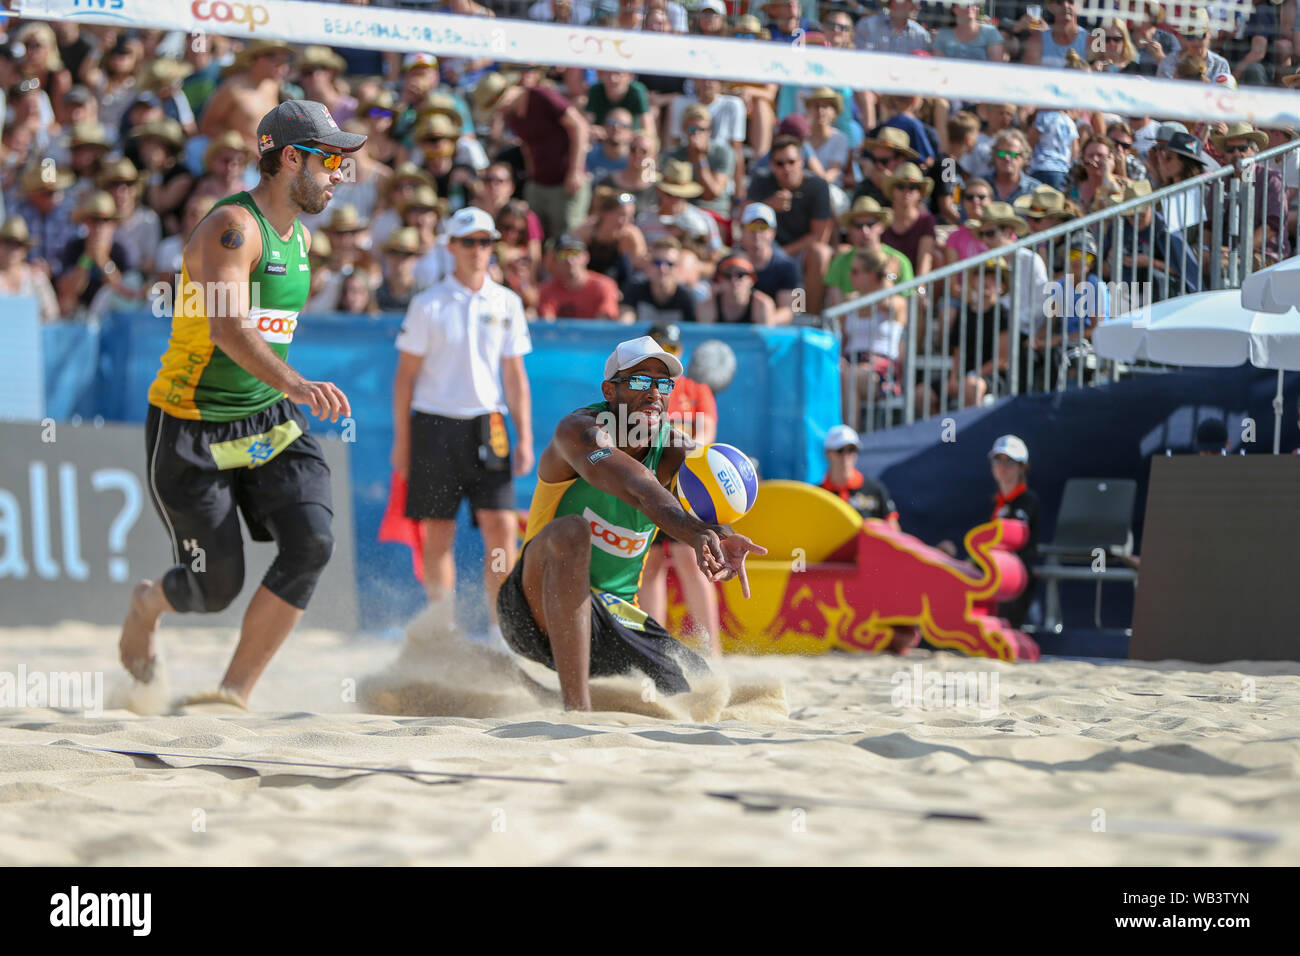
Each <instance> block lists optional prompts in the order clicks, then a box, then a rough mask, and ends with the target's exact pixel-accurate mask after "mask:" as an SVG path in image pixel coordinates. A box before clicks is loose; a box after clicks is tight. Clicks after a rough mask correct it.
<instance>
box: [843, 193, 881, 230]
mask: <svg viewBox="0 0 1300 956" xmlns="http://www.w3.org/2000/svg"><path fill="white" fill-rule="evenodd" d="M863 216H875V217H876V218H877V219H879V220H880V221H881V222H882V223H884V224H885V225H886V226H888V225H889V223H890V222H891V221H892V220H893V218H894V211H893V210H892V209H885V208H884V207H883V206H881V205H880V203H878V202H876V200H875V199H873V198H872V197H870V196H859V197H858V198H857V199H855V200H853V205H852V206H850V207H849V211H848V212H846V213H845V214H844V215H842V216H840V225H841V226H842V227H844V228H845V229H849V228H851V227H852V225H853V220H855V219H861V218H862V217H863Z"/></svg>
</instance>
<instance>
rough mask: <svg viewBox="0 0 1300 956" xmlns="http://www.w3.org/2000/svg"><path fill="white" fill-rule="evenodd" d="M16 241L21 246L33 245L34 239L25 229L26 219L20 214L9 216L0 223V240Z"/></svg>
mask: <svg viewBox="0 0 1300 956" xmlns="http://www.w3.org/2000/svg"><path fill="white" fill-rule="evenodd" d="M5 241H8V242H16V243H18V244H19V245H22V246H34V245H36V243H35V241H34V240H33V239H32V235H31V233H30V232H28V230H27V220H25V219H23V217H22V216H10V217H9V218H8V219H6V220H5V221H4V225H0V242H5Z"/></svg>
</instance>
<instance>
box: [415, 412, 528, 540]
mask: <svg viewBox="0 0 1300 956" xmlns="http://www.w3.org/2000/svg"><path fill="white" fill-rule="evenodd" d="M502 427H504V423H503V425H502ZM502 464H504V467H501V466H502ZM490 466H495V467H490ZM409 475H410V477H409V479H408V482H407V491H406V516H407V517H408V518H432V519H435V520H444V521H450V520H451V519H453V518H455V517H456V511H457V510H458V509H459V508H460V502H461V499H462V498H469V506H470V509H471V511H478V510H479V509H486V510H489V511H513V510H514V508H515V489H514V485H513V484H512V482H511V478H510V457H509V451H508V449H507V451H506V454H505V456H504V462H502V460H501V456H496V459H495V461H494V460H493V456H491V455H490V454H489V449H488V445H487V442H486V441H485V440H484V422H483V418H482V417H480V418H445V417H443V416H442V415H428V414H426V413H424V412H412V413H411V463H410V472H409Z"/></svg>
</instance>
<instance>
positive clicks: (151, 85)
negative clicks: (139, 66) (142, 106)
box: [140, 57, 194, 90]
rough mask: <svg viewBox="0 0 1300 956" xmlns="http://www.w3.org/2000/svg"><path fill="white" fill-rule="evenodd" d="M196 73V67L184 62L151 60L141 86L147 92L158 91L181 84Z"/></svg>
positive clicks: (164, 59)
mask: <svg viewBox="0 0 1300 956" xmlns="http://www.w3.org/2000/svg"><path fill="white" fill-rule="evenodd" d="M193 72H194V67H192V66H190V64H188V63H186V62H185V61H184V60H171V59H167V58H166V57H163V58H160V59H157V60H151V61H149V65H148V66H146V67H145V69H144V76H143V77H141V78H140V86H141V87H142V88H143V89H146V90H157V89H161V88H162V87H164V86H171V85H172V84H173V83H179V82H181V81H182V80H184V79H185V78H186V77H188V76H189V75H190V74H191V73H193Z"/></svg>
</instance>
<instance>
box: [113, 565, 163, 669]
mask: <svg viewBox="0 0 1300 956" xmlns="http://www.w3.org/2000/svg"><path fill="white" fill-rule="evenodd" d="M153 591H154V583H153V582H152V581H141V582H140V583H139V584H137V585H136V586H135V589H134V590H133V591H132V592H131V607H130V609H129V610H127V612H126V620H125V621H124V622H123V624H122V638H121V640H120V641H118V645H117V647H118V654H119V656H120V657H121V659H122V666H123V667H125V668H126V670H127V673H129V674H130V675H131V676H132V677H134V678H135V679H136V680H138V681H140V683H142V684H147V683H149V682H150V681H152V680H153V678H154V668H155V666H156V665H157V663H158V655H157V653H156V651H155V649H154V639H155V637H156V635H157V633H158V619H159V618H160V617H162V613H163V608H162V607H159V603H160V599H161V602H165V600H166V599H165V598H161V595H158V596H157V597H155V595H154V594H153Z"/></svg>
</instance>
